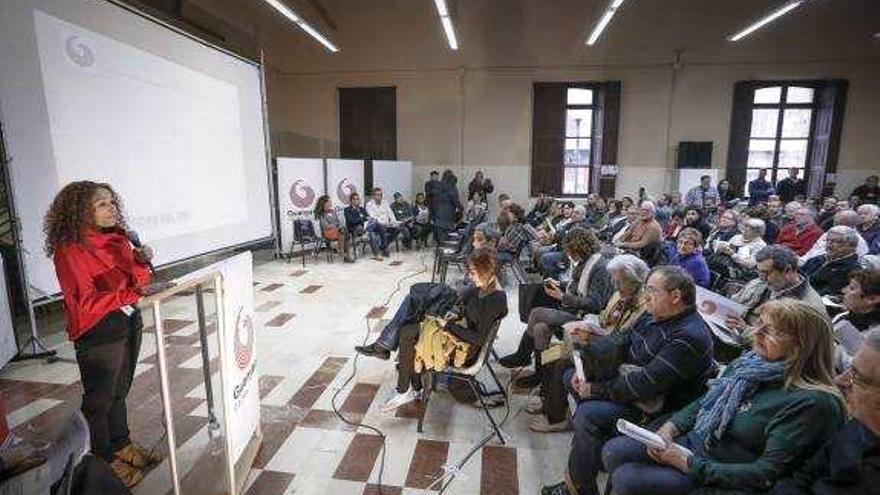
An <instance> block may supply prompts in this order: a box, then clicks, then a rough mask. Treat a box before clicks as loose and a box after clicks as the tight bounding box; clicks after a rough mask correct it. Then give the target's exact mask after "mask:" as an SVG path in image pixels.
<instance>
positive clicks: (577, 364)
mask: <svg viewBox="0 0 880 495" xmlns="http://www.w3.org/2000/svg"><path fill="white" fill-rule="evenodd" d="M571 358H572V360H573V361H574V371H575V373H577V377H578V380H580V381H581V383H587V379H586V376H585V375H584V362H583V361H582V360H581V354H580V353H579V352H578V351H577V350H575V351H574V352H573V353H571Z"/></svg>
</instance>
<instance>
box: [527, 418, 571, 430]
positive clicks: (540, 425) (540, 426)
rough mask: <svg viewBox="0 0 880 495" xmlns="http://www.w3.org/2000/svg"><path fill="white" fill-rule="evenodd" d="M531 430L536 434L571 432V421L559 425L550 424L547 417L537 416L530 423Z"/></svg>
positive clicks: (564, 421)
mask: <svg viewBox="0 0 880 495" xmlns="http://www.w3.org/2000/svg"><path fill="white" fill-rule="evenodd" d="M529 429H530V430H532V431H534V432H536V433H555V432H559V431H569V430H571V421H569V420H568V419H564V420H562V421H560V422H558V423H548V422H547V417H546V416H543V415H541V416H535V417H534V418H532V420H531V421H529Z"/></svg>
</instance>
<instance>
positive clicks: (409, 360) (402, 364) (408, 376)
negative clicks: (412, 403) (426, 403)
mask: <svg viewBox="0 0 880 495" xmlns="http://www.w3.org/2000/svg"><path fill="white" fill-rule="evenodd" d="M420 330H421V326H419V325H418V324H414V325H406V326H404V327H403V328H401V329H400V341H399V342H400V343H399V347H398V350H397V391H398V392H400V393H404V392H406V391H407V390H409V388H410V387H412V389H413V390H415V391H419V390H421V389H422V375H421V374H420V373H416V372H415V364H416V343H418V341H419V332H420Z"/></svg>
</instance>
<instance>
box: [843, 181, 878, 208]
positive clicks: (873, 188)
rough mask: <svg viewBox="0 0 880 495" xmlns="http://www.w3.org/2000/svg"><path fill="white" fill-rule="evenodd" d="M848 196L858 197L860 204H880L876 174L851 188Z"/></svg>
mask: <svg viewBox="0 0 880 495" xmlns="http://www.w3.org/2000/svg"><path fill="white" fill-rule="evenodd" d="M850 196H855V197H857V198H859V202H860V203H861V204H869V203H873V204H875V205H876V204H880V185H878V178H877V176H876V175H872V176H869V177H868V178H867V179H865V183H864V184H862V185H860V186H859V187H857V188H855V189H853V192H852V194H850Z"/></svg>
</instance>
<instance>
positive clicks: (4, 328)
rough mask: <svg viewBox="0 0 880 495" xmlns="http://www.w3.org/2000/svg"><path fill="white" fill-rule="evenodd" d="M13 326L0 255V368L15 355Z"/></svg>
mask: <svg viewBox="0 0 880 495" xmlns="http://www.w3.org/2000/svg"><path fill="white" fill-rule="evenodd" d="M17 353H18V349H17V348H16V346H15V328H13V327H12V310H11V309H10V307H9V299H8V298H7V295H6V272H5V268H4V266H3V257H2V256H0V368H2V367H3V366H6V363H8V362H9V360H10V359H12V358H13V357H15V355H16V354H17Z"/></svg>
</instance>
